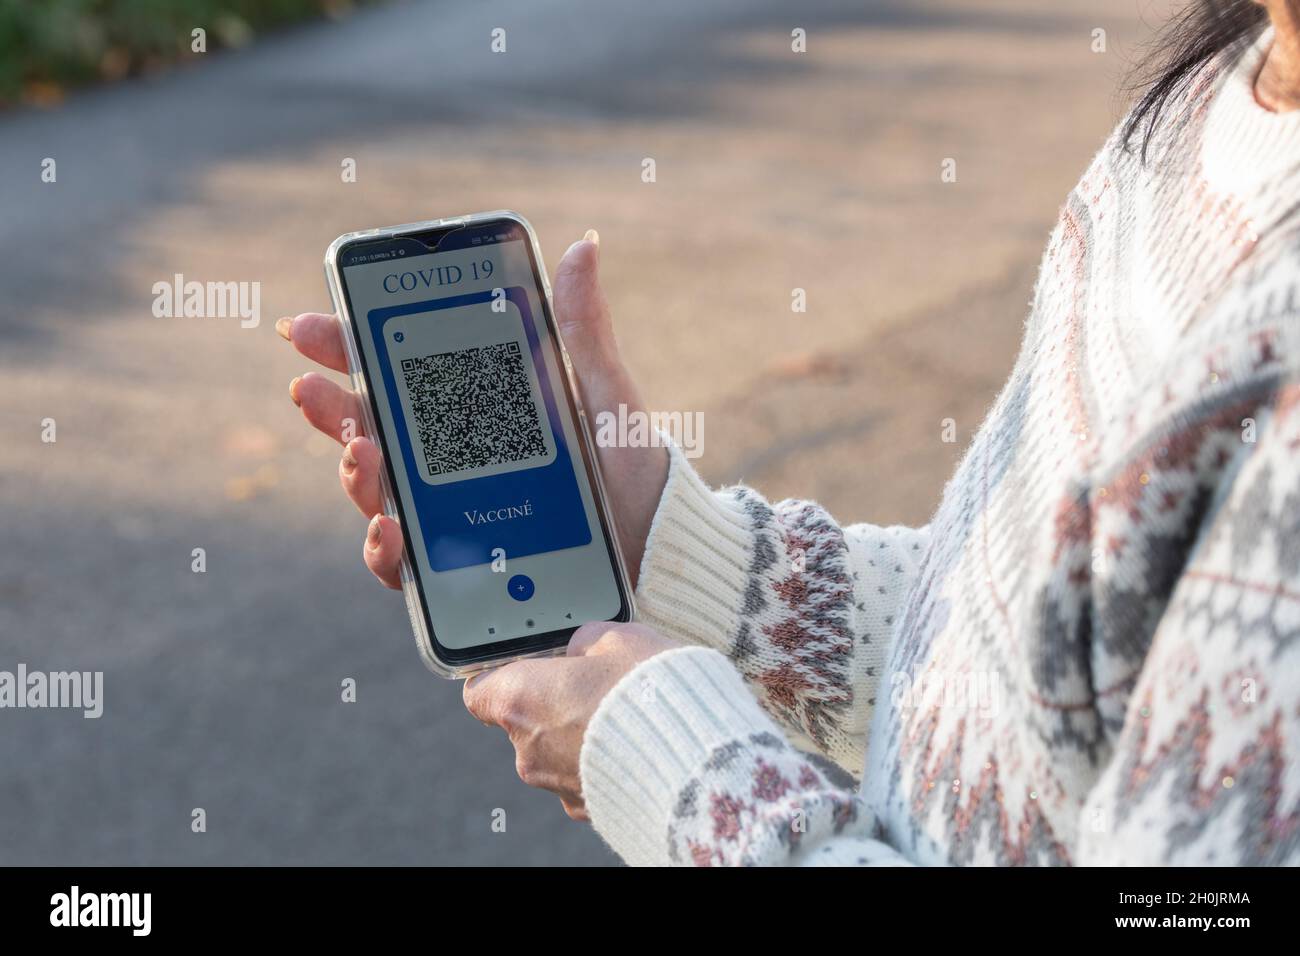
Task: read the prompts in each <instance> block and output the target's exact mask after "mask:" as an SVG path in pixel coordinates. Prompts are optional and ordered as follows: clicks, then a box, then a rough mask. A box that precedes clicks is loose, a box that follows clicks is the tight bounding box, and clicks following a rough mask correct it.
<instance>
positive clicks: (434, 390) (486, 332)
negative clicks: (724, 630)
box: [339, 219, 627, 661]
mask: <svg viewBox="0 0 1300 956" xmlns="http://www.w3.org/2000/svg"><path fill="white" fill-rule="evenodd" d="M339 264H340V275H341V276H342V278H343V291H344V294H345V295H346V296H347V298H348V303H349V312H350V313H351V316H352V322H353V334H354V337H355V340H356V342H357V346H358V349H359V351H360V353H361V359H362V364H363V371H364V373H365V376H366V380H367V383H368V390H369V392H370V396H371V401H372V411H373V413H374V415H375V418H376V420H377V421H378V422H379V428H380V433H381V434H380V439H381V444H382V447H383V452H384V458H385V462H386V467H387V468H388V473H389V479H390V481H391V483H392V487H393V488H394V490H395V492H396V496H397V499H398V507H399V511H400V515H399V517H400V519H401V522H402V526H403V531H404V534H405V536H406V547H407V554H408V555H409V557H410V560H411V563H412V566H413V570H414V571H415V574H416V578H417V584H418V589H419V592H420V595H421V602H422V604H423V607H422V609H421V610H422V612H423V613H424V614H425V615H426V621H427V623H428V625H429V629H430V632H431V633H432V635H433V637H434V641H435V643H436V644H437V645H438V648H437V649H438V655H439V656H440V657H443V658H444V659H446V660H449V661H473V660H482V659H488V658H491V657H494V656H506V655H512V654H517V653H521V652H526V651H528V650H531V649H541V648H543V647H547V646H552V647H553V646H557V645H559V644H562V643H564V642H565V641H567V639H568V637H569V635H570V633H571V632H572V630H573V629H574V628H575V627H577V626H578V625H580V624H582V623H584V622H586V621H601V620H625V619H626V608H627V601H626V599H625V597H624V594H623V590H622V586H621V584H620V578H619V575H618V574H617V572H616V571H615V563H614V547H613V541H612V537H611V535H610V533H609V530H608V528H607V527H606V525H605V520H604V516H603V513H602V511H601V509H600V508H599V506H598V504H597V498H596V491H595V481H594V473H593V471H592V464H591V462H589V461H588V459H587V453H586V450H585V447H584V445H583V443H582V442H581V441H580V439H579V435H578V423H577V421H576V419H575V413H576V409H575V406H574V403H573V402H572V401H571V397H570V394H569V390H568V388H567V386H566V379H565V372H564V368H563V362H562V354H561V352H560V350H559V348H558V345H557V342H556V340H555V336H554V333H553V331H552V322H551V320H550V316H549V311H548V306H547V304H546V302H545V299H544V294H543V293H542V291H541V285H540V277H539V273H538V271H537V264H536V262H535V260H534V257H533V252H532V244H531V241H530V237H529V234H528V233H527V231H526V230H525V229H524V228H523V227H522V226H521V225H520V224H519V223H516V222H514V221H513V220H508V219H503V220H497V221H492V222H489V223H486V224H484V223H478V224H475V225H473V226H461V227H453V228H450V229H446V230H438V231H435V232H431V233H422V234H413V235H411V236H405V237H401V238H398V239H389V240H384V241H382V242H362V243H356V244H352V245H349V246H347V247H345V248H344V249H343V250H342V251H341V252H340V256H339Z"/></svg>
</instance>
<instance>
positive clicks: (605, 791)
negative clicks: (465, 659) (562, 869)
mask: <svg viewBox="0 0 1300 956" xmlns="http://www.w3.org/2000/svg"><path fill="white" fill-rule="evenodd" d="M763 731H768V732H771V733H773V734H777V735H779V734H780V731H779V730H778V729H777V727H776V725H775V724H773V723H772V721H771V720H770V719H769V718H768V717H767V715H766V714H764V713H763V711H762V710H761V709H760V708H759V706H758V704H757V703H755V701H754V697H753V695H752V694H751V693H750V692H749V690H748V689H747V688H746V687H745V684H744V682H743V681H742V680H741V678H740V675H739V674H738V673H737V672H736V670H735V668H733V667H732V666H731V663H730V662H729V661H728V660H727V659H726V658H725V657H723V656H722V655H721V654H719V653H718V652H717V651H713V650H709V649H708V648H703V647H682V648H677V649H675V650H671V651H666V652H664V653H662V654H657V655H655V656H654V657H652V658H650V659H649V660H648V661H645V662H643V663H641V664H639V665H638V666H637V667H636V668H634V669H633V670H632V671H631V672H630V673H628V674H626V675H624V676H623V679H622V680H620V681H619V682H618V684H616V685H615V686H614V689H613V690H611V691H610V692H609V693H608V694H607V695H606V696H605V699H604V700H603V701H601V703H600V706H599V707H597V708H596V713H595V715H594V716H593V717H592V719H591V723H590V724H589V725H588V726H587V732H586V736H585V737H584V739H583V744H582V753H581V755H580V758H579V767H580V773H581V775H582V789H583V796H584V797H585V799H586V804H587V811H588V813H590V815H591V822H592V825H593V826H595V828H596V831H597V832H598V833H599V834H600V835H601V836H602V837H604V838H605V840H606V841H607V842H608V843H609V845H610V846H611V847H613V849H614V851H615V852H616V853H618V854H619V855H620V856H621V857H623V859H624V860H626V861H627V862H628V863H629V864H631V865H633V866H663V865H668V864H669V863H671V862H672V861H670V860H669V859H668V828H669V824H670V822H671V817H672V812H673V809H674V807H675V806H676V804H677V801H678V798H679V796H680V795H681V793H682V790H683V789H684V788H685V787H686V785H687V784H688V783H690V781H691V780H692V779H694V778H695V777H697V776H698V775H699V774H700V773H701V772H702V770H703V769H704V764H705V761H707V760H708V759H709V756H710V755H711V754H712V753H714V751H715V750H716V749H717V748H718V747H719V746H721V745H723V744H726V743H730V742H732V741H735V740H738V739H743V738H748V737H749V736H751V735H752V734H755V733H758V732H763ZM680 862H689V861H680Z"/></svg>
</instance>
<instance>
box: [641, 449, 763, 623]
mask: <svg viewBox="0 0 1300 956" xmlns="http://www.w3.org/2000/svg"><path fill="white" fill-rule="evenodd" d="M670 455H671V463H670V465H669V470H668V481H667V483H666V485H665V486H664V493H663V497H662V498H661V499H660V502H659V509H658V511H657V512H656V513H655V517H654V521H653V522H652V523H651V525H650V533H649V535H648V537H647V540H646V550H645V557H644V558H643V559H642V562H641V574H640V578H639V580H638V585H637V607H638V611H639V616H640V619H641V620H642V621H643V622H645V623H646V624H649V625H651V626H652V627H654V628H656V629H657V630H658V631H659V632H660V633H662V634H664V635H666V636H668V637H672V638H675V639H677V640H680V641H684V642H687V643H690V644H701V643H702V644H706V645H708V646H711V647H717V648H725V647H726V646H727V645H728V642H729V641H730V639H731V635H733V634H734V633H735V629H736V626H737V624H738V623H739V620H738V612H739V608H740V603H741V599H742V596H743V594H744V591H745V588H746V587H747V586H748V584H749V573H748V571H749V563H750V554H751V552H752V547H753V540H754V532H753V524H752V521H751V520H750V518H749V516H748V515H746V514H745V510H744V506H743V505H742V504H741V503H740V502H738V501H736V500H735V499H733V498H731V497H729V496H727V495H726V494H725V493H723V494H719V493H715V492H713V491H711V490H710V489H709V487H708V485H706V484H705V483H704V481H703V479H701V478H700V476H699V475H698V474H697V473H696V472H695V469H694V468H692V467H691V464H690V462H689V461H687V459H686V457H685V455H683V454H682V452H681V450H680V449H679V448H677V447H676V446H675V445H673V446H670Z"/></svg>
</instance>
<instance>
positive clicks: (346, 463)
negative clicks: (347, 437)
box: [343, 442, 357, 475]
mask: <svg viewBox="0 0 1300 956" xmlns="http://www.w3.org/2000/svg"><path fill="white" fill-rule="evenodd" d="M356 470H357V458H356V456H355V455H354V454H352V442H348V444H347V447H346V448H344V449H343V473H344V474H345V475H350V474H352V473H353V472H354V471H356Z"/></svg>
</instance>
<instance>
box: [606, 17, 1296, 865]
mask: <svg viewBox="0 0 1300 956" xmlns="http://www.w3.org/2000/svg"><path fill="white" fill-rule="evenodd" d="M1270 42H1271V34H1269V33H1265V34H1264V35H1263V36H1261V37H1260V38H1259V39H1258V40H1257V41H1256V42H1255V43H1254V44H1253V45H1251V46H1249V47H1246V48H1243V49H1238V50H1236V51H1233V52H1232V53H1230V54H1228V55H1226V56H1224V57H1221V58H1220V60H1219V61H1217V62H1216V63H1215V64H1213V65H1212V66H1211V67H1209V68H1207V69H1206V70H1204V71H1203V72H1202V74H1201V76H1200V78H1199V82H1197V83H1196V84H1194V85H1193V87H1192V88H1191V89H1190V90H1189V91H1188V93H1187V94H1186V97H1185V101H1184V102H1183V103H1182V104H1180V106H1181V109H1176V110H1174V113H1175V114H1176V116H1175V118H1174V119H1173V120H1172V121H1171V122H1169V123H1168V124H1167V125H1166V126H1164V127H1162V129H1161V131H1160V133H1159V134H1158V137H1157V139H1156V140H1155V141H1154V142H1153V150H1152V153H1151V158H1150V161H1149V163H1148V164H1147V165H1143V164H1142V162H1141V159H1140V157H1139V156H1137V155H1135V154H1134V153H1132V152H1129V151H1127V150H1125V149H1124V148H1123V147H1122V144H1121V143H1120V142H1119V141H1118V139H1117V137H1112V139H1111V141H1110V142H1108V143H1107V144H1106V146H1105V148H1104V149H1103V150H1102V151H1101V153H1100V154H1099V155H1098V156H1097V157H1096V159H1095V160H1094V161H1093V163H1092V165H1091V166H1090V167H1089V168H1088V170H1087V171H1086V172H1085V173H1084V175H1083V177H1082V179H1081V180H1080V182H1079V185H1078V186H1077V187H1076V188H1075V190H1074V191H1073V192H1072V193H1071V195H1070V197H1069V199H1068V200H1067V202H1066V204H1065V206H1064V207H1063V208H1062V210H1061V216H1060V220H1059V222H1058V223H1057V226H1056V228H1055V230H1054V231H1053V233H1052V236H1051V239H1050V241H1049V243H1048V247H1047V251H1046V253H1045V255H1044V258H1043V262H1042V267H1041V269H1040V273H1039V279H1038V284H1037V287H1036V289H1035V294H1034V301H1033V304H1032V306H1031V312H1030V317H1029V322H1028V324H1027V326H1026V332H1025V338H1024V342H1023V345H1022V349H1021V353H1020V356H1019V358H1018V359H1017V362H1016V365H1015V368H1014V370H1013V371H1012V373H1011V377H1010V380H1009V381H1008V382H1007V384H1006V386H1005V387H1004V389H1003V391H1002V393H1001V394H1000V396H999V397H998V399H997V401H996V402H995V404H994V406H993V408H992V409H991V410H990V412H989V414H988V417H987V418H986V420H985V422H984V424H983V426H982V427H981V428H980V430H979V432H978V433H977V434H976V436H975V439H974V441H973V442H972V445H971V447H970V449H969V450H968V451H967V453H966V455H965V457H964V458H963V460H962V463H961V464H960V466H959V467H958V469H957V472H956V474H955V475H954V476H953V478H952V480H951V481H950V482H949V484H948V486H947V487H946V488H945V491H944V495H943V499H942V501H941V502H940V504H939V507H938V509H937V511H936V512H935V513H934V515H933V517H932V519H931V521H930V522H929V524H928V525H927V527H926V528H923V529H920V530H909V529H904V528H880V527H876V526H872V525H852V526H845V527H841V526H840V525H838V524H837V523H836V522H835V521H834V520H833V519H832V518H831V517H830V516H829V515H828V514H827V513H826V512H825V511H824V510H823V509H821V508H820V507H818V506H817V505H815V504H812V503H809V502H793V501H787V502H781V503H779V504H775V505H772V504H768V503H767V502H765V501H764V500H763V499H762V497H761V496H760V495H759V494H758V493H757V492H755V491H753V490H751V489H747V488H734V489H729V490H724V491H722V492H712V491H710V490H709V489H708V488H707V487H706V486H705V485H704V483H703V482H702V481H701V480H700V478H699V477H698V475H696V474H695V473H694V472H693V471H692V470H691V468H690V465H689V464H688V463H687V461H686V460H685V458H684V457H682V456H681V455H680V454H679V453H677V452H676V451H674V453H673V462H672V466H671V470H670V474H669V480H668V485H667V487H666V489H665V492H664V498H663V501H662V502H661V504H660V508H659V512H658V514H657V515H656V518H655V522H654V526H653V527H652V529H651V534H650V540H649V544H648V548H647V552H646V557H645V561H644V564H643V567H642V575H641V581H640V585H639V592H638V602H639V606H640V608H641V612H642V615H643V619H644V620H645V621H646V622H647V623H650V624H652V625H654V626H655V627H657V628H658V629H660V630H661V631H663V632H664V633H665V634H666V635H668V636H671V637H674V638H676V639H677V640H679V641H681V642H683V643H686V644H689V645H693V646H690V647H686V648H683V649H680V650H675V651H671V652H668V653H666V654H661V655H658V656H657V657H655V658H652V659H651V660H649V661H646V662H645V663H643V664H642V665H640V666H639V667H638V668H637V669H636V670H634V671H633V672H632V673H631V674H629V675H627V677H626V678H625V679H624V680H623V681H622V682H621V683H620V684H619V685H618V686H617V687H616V688H615V689H614V690H613V691H612V692H611V693H610V694H609V695H608V696H607V697H606V699H605V700H604V701H602V703H601V706H600V708H599V709H598V711H597V713H596V715H595V717H594V718H593V720H592V722H591V725H590V727H589V729H588V731H587V737H586V740H585V741H584V745H583V751H582V758H581V760H582V777H583V786H584V792H585V795H586V800H587V805H588V808H589V810H590V812H591V815H592V820H593V822H594V824H595V826H596V828H597V830H598V831H599V832H600V833H601V834H602V835H603V836H604V837H605V838H606V840H608V841H609V842H610V844H611V845H612V846H613V847H614V848H615V849H616V850H617V851H618V852H619V853H620V854H622V855H623V856H624V858H625V859H627V860H628V861H629V862H634V863H654V864H684V865H689V864H694V865H718V864H749V865H769V864H787V863H793V864H818V863H832V864H839V865H875V864H909V863H910V864H1017V865H1018V864H1031V865H1048V864H1079V863H1085V864H1086V863H1106V864H1142V863H1153V864H1195V863H1209V864H1243V863H1244V864H1272V863H1292V864H1295V863H1300V114H1289V115H1285V116H1275V115H1272V114H1267V113H1265V112H1264V111H1263V110H1262V108H1261V107H1259V106H1258V104H1256V103H1255V101H1254V98H1253V92H1252V84H1253V79H1254V76H1255V73H1256V72H1257V69H1258V66H1259V63H1260V62H1261V58H1262V56H1263V54H1264V52H1265V51H1266V50H1267V48H1268V44H1269V43H1270ZM802 751H811V754H809V753H804V752H802ZM832 764H833V765H832ZM834 765H838V766H834ZM855 779H860V781H861V783H860V785H859V784H856V783H855V782H854V780H855Z"/></svg>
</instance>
